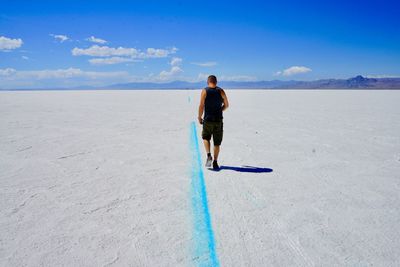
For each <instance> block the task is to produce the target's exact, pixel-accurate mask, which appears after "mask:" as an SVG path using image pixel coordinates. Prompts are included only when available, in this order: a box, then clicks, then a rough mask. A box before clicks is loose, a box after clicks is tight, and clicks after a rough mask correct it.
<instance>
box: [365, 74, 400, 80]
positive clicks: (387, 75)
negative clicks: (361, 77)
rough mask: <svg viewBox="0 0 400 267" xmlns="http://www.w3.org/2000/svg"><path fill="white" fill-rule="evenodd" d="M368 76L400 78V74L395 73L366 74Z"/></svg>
mask: <svg viewBox="0 0 400 267" xmlns="http://www.w3.org/2000/svg"><path fill="white" fill-rule="evenodd" d="M365 76H366V77H367V78H376V79H379V78H400V75H393V74H375V75H365Z"/></svg>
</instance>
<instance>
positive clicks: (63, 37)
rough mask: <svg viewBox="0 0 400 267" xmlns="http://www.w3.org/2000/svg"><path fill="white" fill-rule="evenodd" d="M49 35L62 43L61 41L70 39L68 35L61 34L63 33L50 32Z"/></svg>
mask: <svg viewBox="0 0 400 267" xmlns="http://www.w3.org/2000/svg"><path fill="white" fill-rule="evenodd" d="M49 35H50V36H52V37H53V38H54V39H55V40H56V41H59V42H60V43H63V42H65V41H67V40H69V39H70V38H69V37H68V36H66V35H63V34H52V33H50V34H49Z"/></svg>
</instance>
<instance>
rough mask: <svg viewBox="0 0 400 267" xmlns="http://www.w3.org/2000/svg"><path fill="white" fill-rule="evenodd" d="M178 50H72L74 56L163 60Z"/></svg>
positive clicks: (92, 48) (106, 47) (103, 47)
mask: <svg viewBox="0 0 400 267" xmlns="http://www.w3.org/2000/svg"><path fill="white" fill-rule="evenodd" d="M176 51H177V48H175V47H173V48H171V49H156V48H147V49H146V52H142V51H140V50H139V49H136V48H129V47H127V48H126V47H117V48H114V47H109V46H99V45H93V46H91V47H89V48H86V49H82V48H77V47H75V48H74V49H72V55H74V56H92V57H111V56H120V57H121V56H125V57H131V58H162V57H167V56H169V55H170V54H174V53H176Z"/></svg>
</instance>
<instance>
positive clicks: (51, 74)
mask: <svg viewBox="0 0 400 267" xmlns="http://www.w3.org/2000/svg"><path fill="white" fill-rule="evenodd" d="M127 74H128V73H127V72H125V71H117V72H112V71H108V72H99V71H83V70H81V69H79V68H67V69H55V70H51V69H45V70H27V71H17V70H15V69H13V68H6V69H0V76H3V77H8V78H9V79H14V78H15V79H17V78H20V79H21V78H33V79H39V80H41V79H68V78H76V77H85V78H90V79H99V78H109V77H120V76H122V75H127Z"/></svg>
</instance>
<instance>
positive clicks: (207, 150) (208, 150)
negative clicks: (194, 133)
mask: <svg viewBox="0 0 400 267" xmlns="http://www.w3.org/2000/svg"><path fill="white" fill-rule="evenodd" d="M203 142H204V147H205V148H206V153H207V154H208V153H210V141H209V140H206V139H203Z"/></svg>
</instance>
